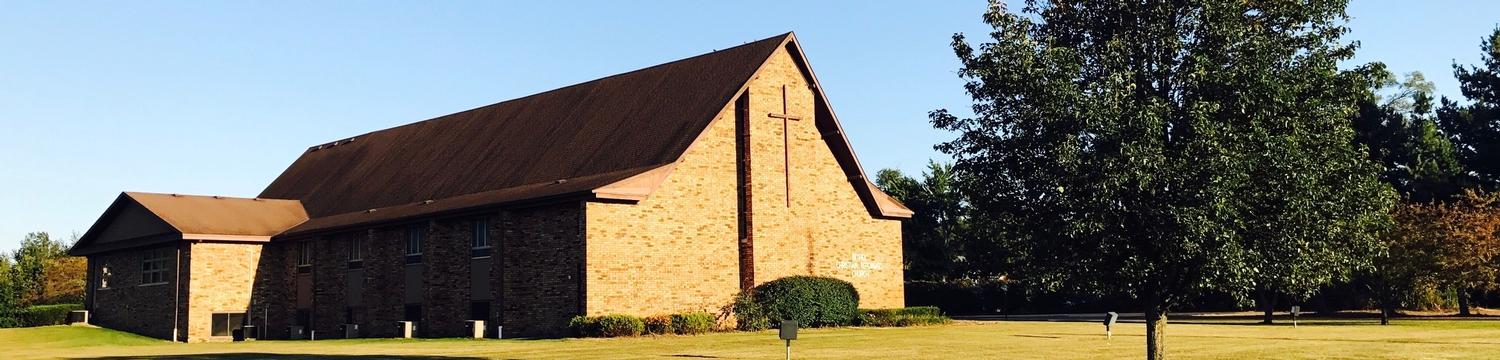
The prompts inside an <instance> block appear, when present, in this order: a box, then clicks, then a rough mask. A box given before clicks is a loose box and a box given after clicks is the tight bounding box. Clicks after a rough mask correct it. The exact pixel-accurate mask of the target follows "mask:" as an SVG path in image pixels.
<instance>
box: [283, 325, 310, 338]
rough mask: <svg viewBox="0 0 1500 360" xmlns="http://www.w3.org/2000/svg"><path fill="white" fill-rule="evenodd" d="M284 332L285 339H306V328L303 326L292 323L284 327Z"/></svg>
mask: <svg viewBox="0 0 1500 360" xmlns="http://www.w3.org/2000/svg"><path fill="white" fill-rule="evenodd" d="M286 334H287V337H286V338H287V339H292V340H304V339H307V329H306V328H303V327H302V326H300V325H292V326H288V327H286Z"/></svg>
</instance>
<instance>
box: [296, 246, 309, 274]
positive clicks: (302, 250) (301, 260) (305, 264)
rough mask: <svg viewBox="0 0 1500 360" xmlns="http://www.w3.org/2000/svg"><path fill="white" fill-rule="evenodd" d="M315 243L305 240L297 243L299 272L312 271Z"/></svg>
mask: <svg viewBox="0 0 1500 360" xmlns="http://www.w3.org/2000/svg"><path fill="white" fill-rule="evenodd" d="M312 260H313V243H312V241H303V242H299V243H297V273H298V274H305V273H309V272H312Z"/></svg>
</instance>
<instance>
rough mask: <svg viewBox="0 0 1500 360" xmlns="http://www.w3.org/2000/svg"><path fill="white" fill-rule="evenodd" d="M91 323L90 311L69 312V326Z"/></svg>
mask: <svg viewBox="0 0 1500 360" xmlns="http://www.w3.org/2000/svg"><path fill="white" fill-rule="evenodd" d="M87 323H89V311H88V310H73V311H69V312H68V325H73V324H87Z"/></svg>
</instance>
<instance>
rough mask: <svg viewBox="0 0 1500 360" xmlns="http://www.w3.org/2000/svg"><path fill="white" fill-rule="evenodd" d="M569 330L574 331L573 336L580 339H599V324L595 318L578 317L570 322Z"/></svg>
mask: <svg viewBox="0 0 1500 360" xmlns="http://www.w3.org/2000/svg"><path fill="white" fill-rule="evenodd" d="M568 328H569V329H573V335H577V336H580V337H599V323H598V322H597V321H595V318H591V317H587V316H583V315H578V316H574V317H573V319H572V320H568Z"/></svg>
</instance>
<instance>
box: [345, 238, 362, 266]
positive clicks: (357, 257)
mask: <svg viewBox="0 0 1500 360" xmlns="http://www.w3.org/2000/svg"><path fill="white" fill-rule="evenodd" d="M364 259H365V239H364V238H363V237H360V236H359V235H350V236H349V261H361V260H364Z"/></svg>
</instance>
